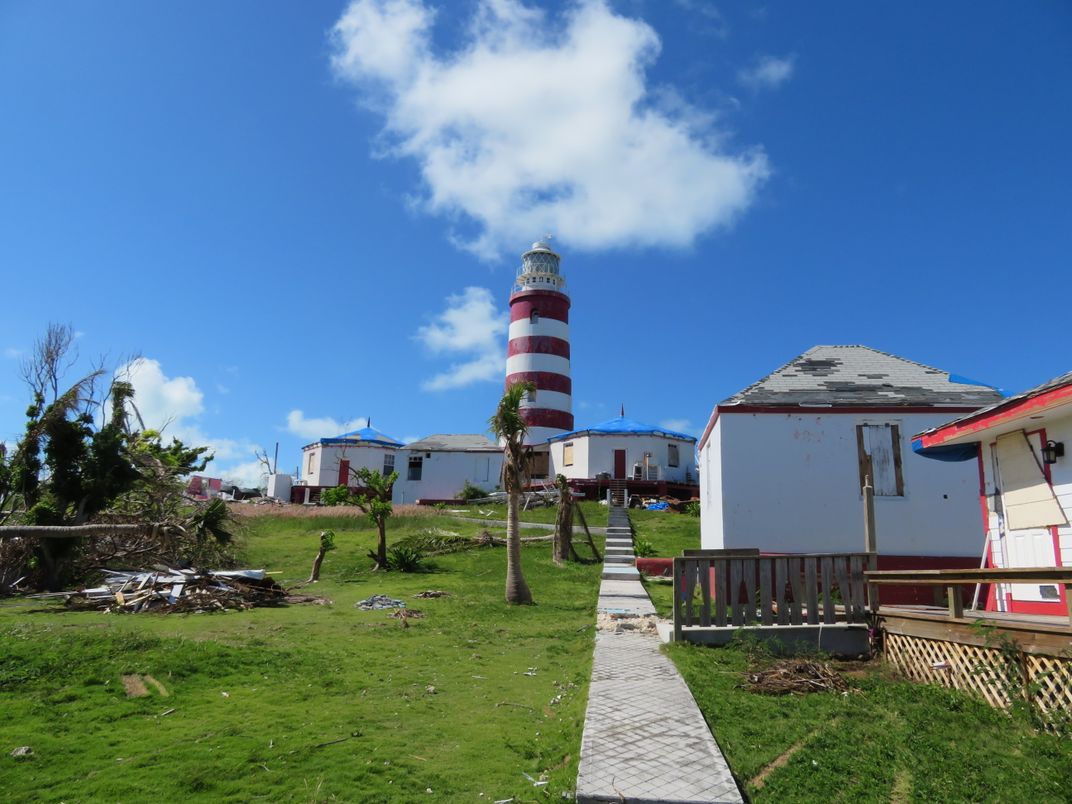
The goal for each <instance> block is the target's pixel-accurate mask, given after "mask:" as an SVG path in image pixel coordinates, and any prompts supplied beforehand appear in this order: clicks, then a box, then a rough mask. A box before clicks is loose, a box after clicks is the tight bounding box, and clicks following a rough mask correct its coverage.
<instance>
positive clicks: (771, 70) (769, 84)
mask: <svg viewBox="0 0 1072 804" xmlns="http://www.w3.org/2000/svg"><path fill="white" fill-rule="evenodd" d="M796 60H797V57H796V56H795V55H792V54H791V55H789V56H786V57H785V58H779V57H777V56H760V57H759V59H757V60H756V63H755V64H753V65H752V66H751V67H748V68H746V69H744V70H740V71H739V72H738V73H737V78H738V80H739V81H740V82H741V83H742V84H744V85H745V86H747V87H749V88H751V89H753V90H759V89H777V88H778V87H780V86H781V85H782V84H784V83H785V82H786V81H788V80H789V79H790V78H792V77H793V71H794V69H795V68H796Z"/></svg>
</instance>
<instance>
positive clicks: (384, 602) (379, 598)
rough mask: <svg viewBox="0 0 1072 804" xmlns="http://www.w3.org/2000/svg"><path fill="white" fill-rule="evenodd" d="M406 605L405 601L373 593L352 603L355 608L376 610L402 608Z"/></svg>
mask: <svg viewBox="0 0 1072 804" xmlns="http://www.w3.org/2000/svg"><path fill="white" fill-rule="evenodd" d="M405 607H406V601H404V600H396V599H395V598H393V597H388V596H387V595H373V596H372V597H366V598H365V599H364V600H359V601H358V602H357V603H355V604H354V608H355V609H361V610H362V611H376V610H378V609H404V608H405Z"/></svg>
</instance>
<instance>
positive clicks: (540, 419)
mask: <svg viewBox="0 0 1072 804" xmlns="http://www.w3.org/2000/svg"><path fill="white" fill-rule="evenodd" d="M559 261H560V257H559V255H558V254H556V253H555V252H554V251H552V250H551V247H550V246H549V245H548V244H547V242H545V241H542V240H541V241H538V242H536V243H533V244H532V248H531V249H529V250H528V251H526V252H525V253H524V254H523V255H522V257H521V267H520V268H519V269H518V272H517V278H516V280H515V282H514V288H513V292H512V293H511V295H510V331H509V341H508V344H507V352H506V386H507V387H509V386H510V385H512V384H514V383H516V382H531V383H533V384H534V385H535V386H536V393H535V394H533V395H532V396H531V397H530V398H528V399H526V400H525V401H524V402H523V403H522V416H523V417H524V419H525V422H526V424H527V425H528V428H529V431H528V436H527V438H526V443H527V444H533V445H536V444H543V443H544V442H545V441H546V440H547V439H548V438H550V437H551V436H555V435H558V434H560V433H565V432H569V431H570V430H572V429H573V383H572V380H571V377H570V340H569V310H570V299H569V296H568V295H567V294H566V280H565V279H564V278H563V276H562V274H561V272H560V270H559Z"/></svg>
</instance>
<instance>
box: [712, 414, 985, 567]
mask: <svg viewBox="0 0 1072 804" xmlns="http://www.w3.org/2000/svg"><path fill="white" fill-rule="evenodd" d="M950 418H951V416H950V414H948V413H941V412H939V413H934V414H929V413H928V414H900V413H882V414H875V415H872V416H867V415H863V414H850V413H829V412H823V413H810V414H796V413H793V414H781V413H726V412H721V413H720V415H719V420H718V422H717V424H716V429H717V430H720V431H721V432H720V437H721V445H720V452H721V466H720V467H719V471H720V473H721V486H722V492H721V508H722V511H721V520H722V535H723V538H722V540H721V543H720V542H719V540H718V526H717V524H714V525H712V523H701V532H702V544H703V546H704V547H705V548H719V547H758V548H760V549H761V550H770V551H783V552H839V551H841V552H843V551H850V550H863V549H864V535H863V501H862V496H861V493H860V475H859V460H858V453H857V445H856V425H858V424H883V423H891V424H897V425H898V426H899V428H900V450H901V458H902V467H903V477H904V491H905V495H904V496H903V497H876V498H875V517H876V528H877V534H878V548H879V552H881V553H886V554H893V555H941V556H954V555H956V556H979V555H980V554H981V551H982V545H983V536H982V533H981V529H982V521H981V513H980V508H979V474H978V466H977V464H976V462H974V461H965V462H963V463H949V462H943V461H937V460H934V459H931V458H924V457H922V456H919V455H916V454H915V453H914V452H912V444H911V439H912V436H913V435H914V434H915V433H918V432H920V431H922V430H925V429H927V428H928V427H933V426H935V425H938V424H943V423H945V422H946V421H948V420H949V419H950ZM709 443H710V442H709ZM711 457H712V463H715V460H714V459H715V455H714V454H712V456H711ZM711 479H712V480H714V472H712V478H711ZM706 485H707V484H706V482H704V483H702V484H701V490H702V492H701V493H702V494H703V491H705V490H706ZM712 493H715V488H714V486H713V487H712ZM703 496H704V507H703V508H702V511H703V516H712V517H717V516H718V514H719V512H718V503H717V502H716V501H714V500H708V499H707V498H706V495H703Z"/></svg>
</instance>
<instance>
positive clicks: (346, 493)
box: [320, 486, 354, 505]
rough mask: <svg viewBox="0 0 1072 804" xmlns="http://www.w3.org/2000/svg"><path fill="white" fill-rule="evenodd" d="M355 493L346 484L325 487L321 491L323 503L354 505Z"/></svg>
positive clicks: (321, 501) (321, 502)
mask: <svg viewBox="0 0 1072 804" xmlns="http://www.w3.org/2000/svg"><path fill="white" fill-rule="evenodd" d="M353 502H354V495H353V494H351V493H350V489H348V488H347V487H346V486H336V487H335V488H333V489H324V490H323V491H322V492H320V504H321V505H352V504H353Z"/></svg>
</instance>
